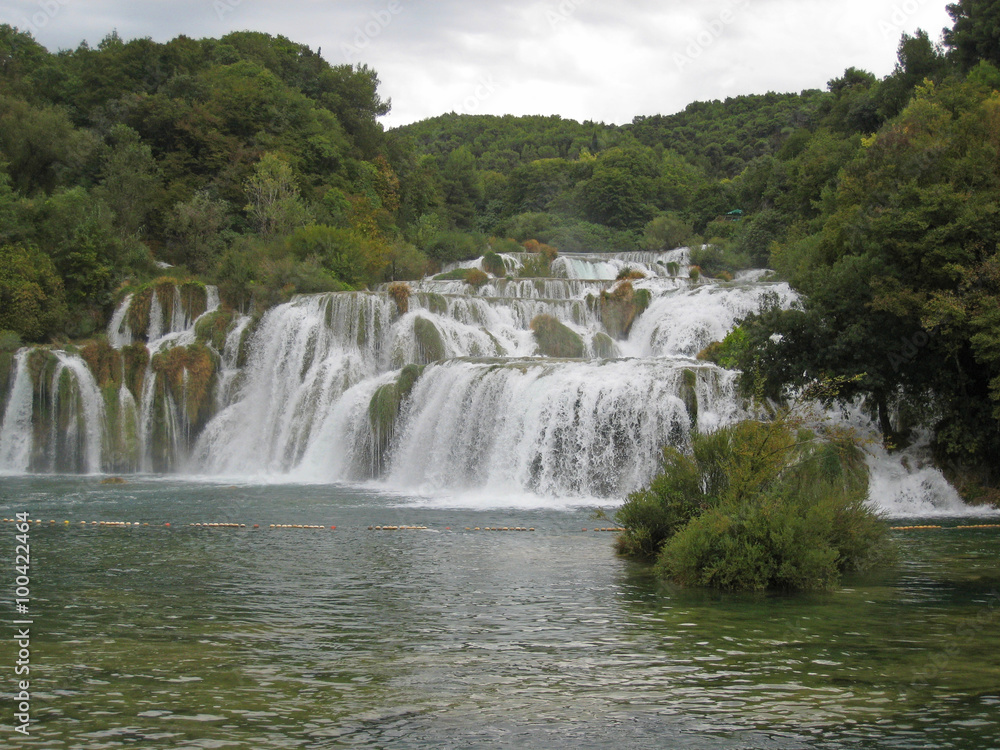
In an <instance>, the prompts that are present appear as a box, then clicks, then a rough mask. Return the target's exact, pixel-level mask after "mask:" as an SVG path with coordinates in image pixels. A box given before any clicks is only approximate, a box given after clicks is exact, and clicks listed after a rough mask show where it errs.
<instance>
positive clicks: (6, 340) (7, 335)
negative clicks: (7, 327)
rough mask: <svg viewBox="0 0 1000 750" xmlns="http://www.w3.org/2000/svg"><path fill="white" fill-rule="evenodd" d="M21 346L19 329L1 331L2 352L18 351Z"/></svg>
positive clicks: (0, 347) (0, 343) (0, 346)
mask: <svg viewBox="0 0 1000 750" xmlns="http://www.w3.org/2000/svg"><path fill="white" fill-rule="evenodd" d="M20 348H21V337H20V336H19V335H18V333H17V331H0V352H16V351H17V350H18V349H20Z"/></svg>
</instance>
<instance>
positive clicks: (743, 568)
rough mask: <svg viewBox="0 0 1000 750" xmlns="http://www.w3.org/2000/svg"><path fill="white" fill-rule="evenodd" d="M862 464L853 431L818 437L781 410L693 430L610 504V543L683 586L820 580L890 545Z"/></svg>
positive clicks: (829, 580) (821, 583)
mask: <svg viewBox="0 0 1000 750" xmlns="http://www.w3.org/2000/svg"><path fill="white" fill-rule="evenodd" d="M867 472H868V470H867V466H866V465H865V463H864V460H863V457H862V455H861V452H860V450H859V449H858V448H857V447H856V446H855V445H854V443H853V442H852V441H851V439H850V436H845V435H833V436H831V437H830V438H827V439H821V438H817V437H816V435H815V434H813V433H812V432H810V431H808V430H804V429H802V427H801V425H799V424H797V423H796V422H795V421H793V420H791V419H789V417H788V416H787V415H779V417H778V418H777V419H776V420H775V421H773V422H768V423H764V422H755V421H746V422H740V423H738V424H736V425H733V426H731V427H725V428H722V429H720V430H718V431H716V432H714V433H711V434H708V435H700V434H695V435H693V436H692V453H691V454H690V455H687V454H684V453H681V452H680V451H678V450H676V449H674V448H667V449H665V451H664V468H663V472H662V473H661V474H660V475H658V476H657V477H656V479H654V481H653V483H652V484H651V485H650V487H649V488H648V489H646V490H642V491H640V492H637V493H634V494H633V495H630V496H629V498H628V499H627V500H626V502H625V504H624V505H623V506H622V508H621V509H620V510H619V511H618V514H617V515H616V520H617V521H618V522H619V523H620V524H622V525H623V526H624V527H625V528H626V531H625V532H624V533H623V534H622V535H621V537H620V538H619V540H618V549H619V551H620V552H622V553H624V554H628V555H634V556H643V557H652V556H655V557H656V558H657V570H658V571H659V572H660V574H661V575H663V576H664V577H667V578H670V579H671V580H673V581H676V582H678V583H681V584H684V585H690V586H707V587H712V588H719V589H726V590H741V591H746V590H749V591H758V590H764V589H778V590H823V589H829V588H832V587H833V586H835V585H836V584H837V582H838V581H839V580H840V576H841V575H842V574H843V573H845V572H852V571H858V570H865V569H868V568H870V567H872V566H873V565H875V564H877V563H878V562H880V561H883V560H885V559H886V558H887V556H888V553H889V548H888V542H887V538H888V529H887V527H886V525H885V524H884V523H883V522H882V521H881V519H879V518H878V516H877V515H876V514H875V513H874V512H873V511H872V510H871V509H870V508H869V507H868V506H867V505H866V495H867V489H868V473H867Z"/></svg>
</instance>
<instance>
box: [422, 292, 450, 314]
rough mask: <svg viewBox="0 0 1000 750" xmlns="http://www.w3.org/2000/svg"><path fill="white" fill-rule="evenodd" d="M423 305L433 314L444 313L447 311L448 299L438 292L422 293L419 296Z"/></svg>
mask: <svg viewBox="0 0 1000 750" xmlns="http://www.w3.org/2000/svg"><path fill="white" fill-rule="evenodd" d="M420 299H421V300H422V301H423V304H424V307H426V308H427V309H428V310H429V311H430V312H432V313H434V314H435V315H444V314H445V313H447V312H448V300H447V299H445V298H444V296H443V295H440V294H423V295H421V296H420Z"/></svg>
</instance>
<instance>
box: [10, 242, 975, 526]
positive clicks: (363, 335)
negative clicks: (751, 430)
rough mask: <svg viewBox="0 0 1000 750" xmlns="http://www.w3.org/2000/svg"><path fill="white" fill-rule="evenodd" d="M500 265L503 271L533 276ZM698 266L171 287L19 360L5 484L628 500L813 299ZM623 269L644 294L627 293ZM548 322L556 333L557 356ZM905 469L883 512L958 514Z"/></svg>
mask: <svg viewBox="0 0 1000 750" xmlns="http://www.w3.org/2000/svg"><path fill="white" fill-rule="evenodd" d="M501 257H502V258H503V260H504V265H505V267H506V269H507V272H508V273H516V272H517V271H518V269H520V268H521V266H522V265H523V263H522V260H523V258H522V257H520V256H516V255H510V256H508V255H503V256H501ZM688 257H689V253H688V251H687V249H686V248H681V249H679V250H675V251H671V252H667V253H654V252H633V253H607V254H578V255H573V254H564V255H562V256H560V257H559V258H557V259H556V260H555V261H554V262H553V264H552V272H553V277H552V278H544V279H535V278H493V277H490V278H489V279H488V280H487V281H486V283H484V284H482V285H480V286H477V287H474V286H472V285H470V284H467V283H466V282H464V281H436V280H432V279H425V280H422V281H419V282H411V283H410V287H411V290H412V293H411V294H410V296H409V299H408V300H407V304H406V305H405V306H398V302H397V301H396V300H394V299H393V298H392V297H391V296H390V295H389V294H388V293H387V292H386V291H383V290H377V291H374V292H349V293H333V294H323V295H312V296H300V297H297V298H295V299H293V300H292V301H290V302H288V303H287V304H284V305H281V306H278V307H276V308H273V309H271V310H269V311H268V312H267V313H266V314H265V315H264V316H263V317H262V318H260V319H259V320H258V319H255V318H252V317H250V316H246V315H237V314H235V313H233V312H232V311H227V310H224V309H222V308H221V306H220V300H219V295H218V291H217V290H216V289H215V288H213V287H207V288H206V287H196V286H193V285H187V286H181V285H179V284H172V283H161V284H160V285H159V286H157V287H156V288H155V289H147V290H144V291H140V292H134V293H132V294H129V295H128V296H126V297H125V298H124V299H123V300H122V303H121V304H120V305H119V307H118V309H117V310H116V311H115V314H114V316H113V318H112V320H111V322H110V325H109V327H108V336H107V340H108V347H107V348H108V350H109V351H104V350H101V349H100V348H99V347H98V348H97V349H94V350H92V351H89V352H88V350H86V349H85V350H83V351H82V353H81V354H80V355H77V354H75V353H68V352H65V351H59V350H57V351H50V350H47V349H36V350H30V349H24V350H22V351H20V352H18V353H17V355H16V356H15V357H14V358H13V361H12V364H11V372H10V374H9V375H8V377H7V379H6V383H7V385H6V391H5V392H3V393H0V396H2V397H3V400H2V402H0V406H2V412H0V413H2V415H3V422H2V424H0V471H5V472H25V471H78V472H98V471H102V470H104V471H119V472H121V471H136V470H140V471H157V472H163V471H174V472H187V473H191V474H197V475H215V476H225V477H232V478H236V477H239V478H243V479H246V478H251V477H254V478H272V477H275V476H279V477H283V478H286V479H288V480H293V481H310V482H342V481H345V482H359V481H368V480H372V479H376V480H379V481H380V482H382V483H383V485H384V486H388V487H390V488H395V489H399V490H405V491H407V492H410V493H412V492H426V493H428V494H429V495H434V496H440V495H442V494H448V493H476V492H488V493H490V494H492V495H494V496H495V495H497V494H500V495H504V496H510V497H514V496H520V495H524V494H525V493H529V494H532V495H534V496H541V497H545V498H550V499H552V500H553V501H557V500H560V501H561V500H567V499H569V500H572V499H577V500H580V499H583V498H611V499H614V498H621V497H622V496H623V495H624V494H626V493H627V492H629V491H631V490H633V489H636V488H638V487H640V486H642V485H644V484H646V483H647V482H648V481H649V479H650V478H651V477H652V476H653V474H654V473H655V471H656V469H657V467H658V463H659V458H660V449H661V447H662V446H663V445H666V444H672V445H677V446H683V445H685V444H686V443H687V441H688V439H689V431H690V429H691V427H692V426H696V427H697V428H698V429H700V430H712V429H715V428H717V427H718V426H720V425H723V424H727V423H730V422H732V421H734V420H737V419H739V418H740V417H741V416H744V415H745V412H744V411H743V409H742V407H741V404H740V401H739V399H738V398H737V397H736V394H735V391H734V380H735V373H732V372H729V371H726V370H722V369H720V368H718V367H716V366H714V365H711V364H707V363H705V362H701V361H698V360H696V359H695V355H696V354H697V353H698V352H700V351H701V350H702V349H703V348H704V347H706V346H707V345H708V344H710V343H712V342H713V341H718V340H721V339H722V338H723V337H724V336H725V335H726V334H727V333H728V332H729V331H730V330H732V327H733V326H734V324H735V322H736V321H737V320H739V319H740V318H741V317H742V316H744V315H746V314H747V313H750V312H752V311H754V310H756V309H758V308H759V306H760V305H761V303H763V302H765V301H767V300H770V301H771V302H772V303H773V304H776V305H779V306H781V307H789V306H792V305H795V304H797V298H796V295H795V294H794V292H793V291H792V290H791V289H790V288H789V287H788V285H787V284H784V283H775V282H769V281H767V277H766V272H745V273H743V274H740V275H739V276H738V277H737V279H736V281H732V282H724V283H722V282H716V281H713V280H710V279H701V280H700V281H698V280H692V279H691V278H689V274H688V265H687V264H688ZM482 265H483V262H482V259H477V260H475V261H468V262H466V263H463V264H461V265H460V266H459V267H466V268H480V269H481V268H482ZM626 270H628V271H631V272H633V274H629V275H630V276H636V278H632V279H631V280H630V281H629V282H628V284H629V285H630V287H631V288H626V287H625V283H624V282H622V283H621V284H619V282H617V281H616V278H617V277H618V276H620V275H622V276H624V275H625V274H624V273H623V272H625V271H626ZM639 274H641V275H642V277H643V278H638V277H637V276H638V275H639ZM622 290H625V291H624V292H622V293H621V294H619V292H620V291H622ZM538 321H550V322H549V323H548V324H547V325H548V329H547V330H549V331H550V333H551V331H552V330H555V331H556V333H553V334H551V335H554V336H556V337H557V339H558V340H556V341H554V342H551V341H550V342H549V343H547V344H546V343H543V334H542V333H540V332H539V331H540V330H541V329H537V328H536V323H537V322H538ZM555 321H557V322H555ZM39 352H40V354H39ZM546 352H547V353H546ZM565 352H572V355H567V354H566V353H565ZM553 355H557V356H553ZM32 357H36V358H37V361H35V360H33V359H32ZM105 360H109V361H111V362H112V365H110V366H102V365H101V362H104V361H105ZM32 362H35V364H32ZM88 366H89V367H97V368H100V371H101V375H100V376H99V377H100V382H98V380H97V379H95V378H96V376H97V370H95V371H94V373H91V371H90V369H88ZM3 382H4V381H0V386H2V385H3ZM855 421H859V423H860V422H861V421H863V418H862V417H861V416H860V415H857V416H856V420H855ZM907 461H908V462H909V463H908V464H904V463H902V462H901V461H900V459H899V457H898V456H889V455H884V454H881V453H879V452H878V451H873V454H872V457H871V459H870V464H871V466H872V471H873V474H872V476H873V480H872V495H873V500H874V501H875V502H876V504H878V505H879V506H880V507H882V508H883V509H885V510H887V511H888V512H890V513H892V512H894V511H893V509H895V510H896V511H898V512H900V513H904V514H916V515H919V514H921V513H934V512H937V513H958V512H962V511H963V509H964V506H962V505H961V503H960V501H959V500H958V498H957V494H956V493H955V492H954V490H952V489H951V488H950V487H948V485H947V483H946V482H944V480H943V477H941V475H940V473H939V472H937V471H936V470H935V469H933V468H932V467H931V466H929V465H928V464H927V463H926V462H924V463H921V461H920V460H918V458H917V457H916V454H914V455H913V456H907ZM907 467H909V468H907Z"/></svg>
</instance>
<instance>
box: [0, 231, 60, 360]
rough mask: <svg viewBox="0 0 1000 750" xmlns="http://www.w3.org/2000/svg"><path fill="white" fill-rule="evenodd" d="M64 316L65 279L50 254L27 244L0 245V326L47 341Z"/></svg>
mask: <svg viewBox="0 0 1000 750" xmlns="http://www.w3.org/2000/svg"><path fill="white" fill-rule="evenodd" d="M65 317H66V302H65V298H64V296H63V286H62V281H61V279H60V278H59V274H58V273H57V272H56V269H55V266H53V264H52V261H51V260H50V259H49V258H48V256H46V255H45V254H44V253H42V252H40V251H38V250H37V249H35V248H33V247H30V246H26V245H0V330H9V331H15V332H16V333H17V334H18V335H20V336H21V338H22V339H24V340H25V341H44V340H45V339H46V338H48V337H49V336H52V335H54V334H56V333H57V332H58V331H59V330H60V329H61V326H62V324H63V322H64V320H65Z"/></svg>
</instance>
